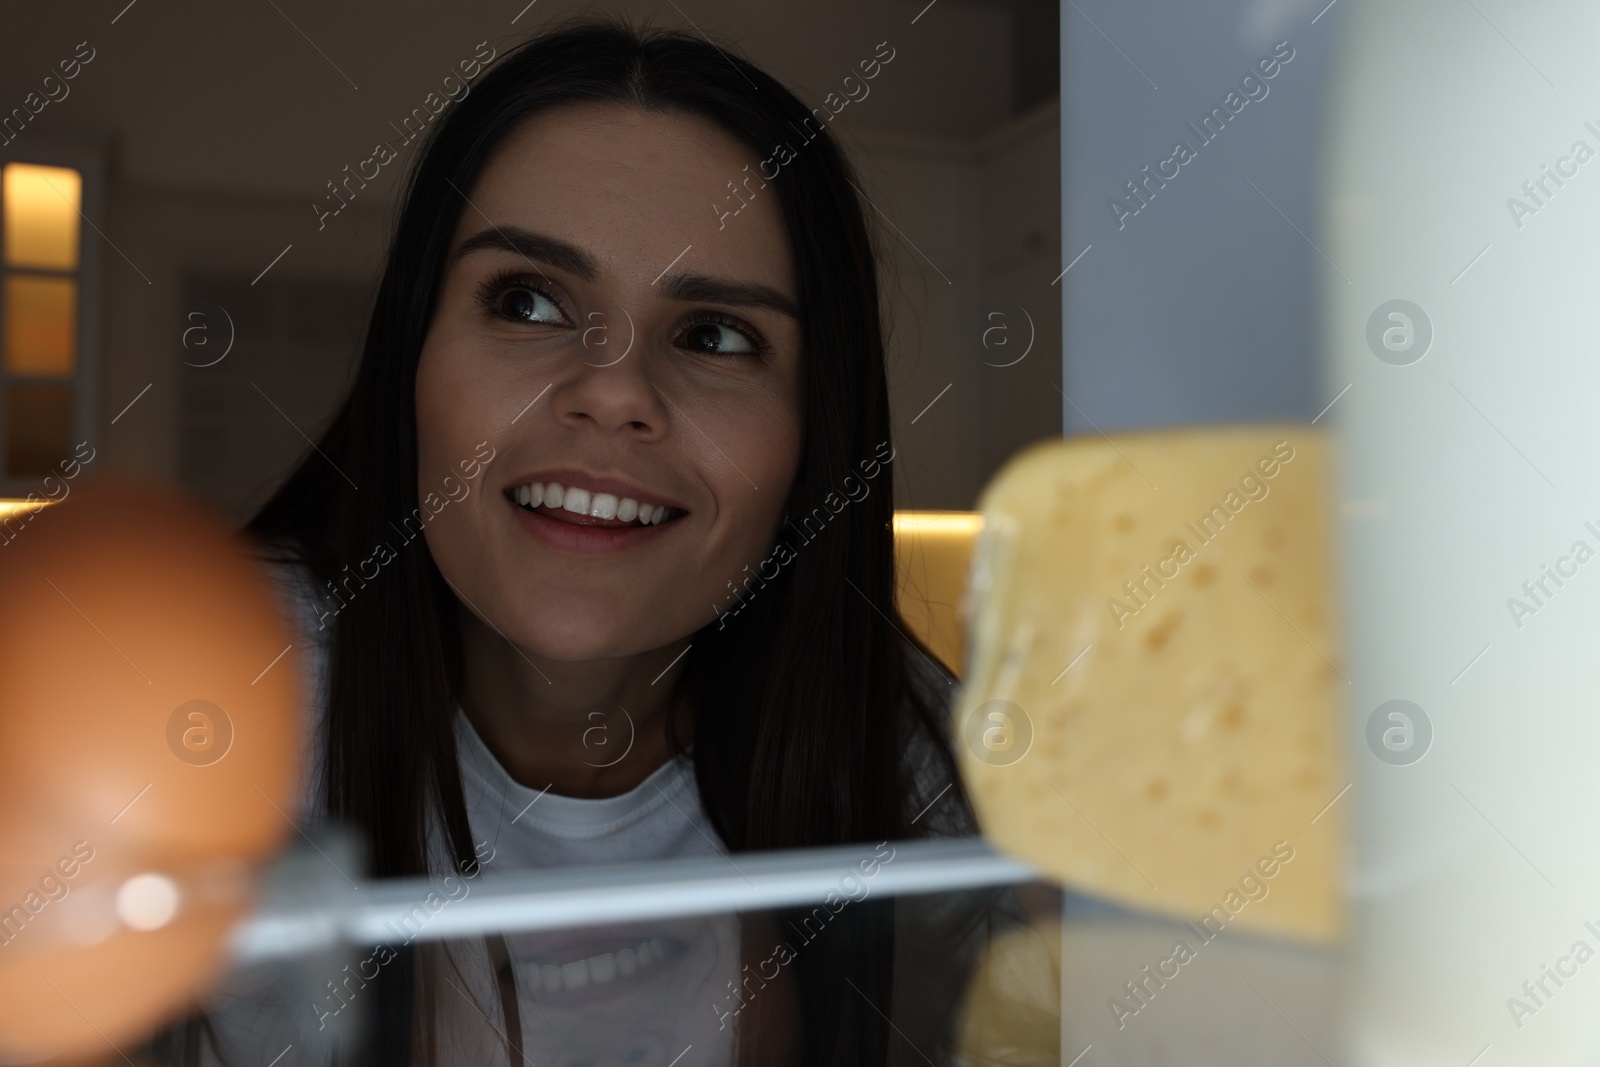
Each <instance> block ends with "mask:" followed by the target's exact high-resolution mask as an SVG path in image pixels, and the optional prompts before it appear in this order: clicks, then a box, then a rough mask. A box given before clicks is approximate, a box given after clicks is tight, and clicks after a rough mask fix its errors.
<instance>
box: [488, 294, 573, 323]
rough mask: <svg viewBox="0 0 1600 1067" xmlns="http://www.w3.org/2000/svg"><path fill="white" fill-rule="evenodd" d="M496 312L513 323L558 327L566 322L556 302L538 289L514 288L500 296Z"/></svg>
mask: <svg viewBox="0 0 1600 1067" xmlns="http://www.w3.org/2000/svg"><path fill="white" fill-rule="evenodd" d="M495 310H496V311H498V312H499V313H500V315H501V317H503V318H507V319H510V320H512V321H513V322H545V323H551V324H555V325H558V324H560V323H562V322H564V321H566V316H564V315H563V314H562V313H561V308H560V307H559V306H558V305H557V304H556V302H555V301H554V300H551V299H550V298H549V297H548V296H545V295H544V294H543V293H541V292H539V291H538V290H536V289H525V288H521V287H518V288H513V289H506V290H505V291H504V292H502V293H501V294H500V299H499V300H498V301H497V303H496V306H495Z"/></svg>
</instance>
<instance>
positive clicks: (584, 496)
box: [511, 482, 667, 526]
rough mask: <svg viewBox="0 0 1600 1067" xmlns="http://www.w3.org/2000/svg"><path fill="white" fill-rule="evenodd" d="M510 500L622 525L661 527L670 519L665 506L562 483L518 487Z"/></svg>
mask: <svg viewBox="0 0 1600 1067" xmlns="http://www.w3.org/2000/svg"><path fill="white" fill-rule="evenodd" d="M511 498H512V499H513V500H514V501H516V502H517V503H518V504H520V505H522V506H523V507H525V508H538V507H547V508H565V509H566V510H567V511H570V512H572V513H573V514H574V515H587V516H589V517H591V518H596V519H617V520H619V521H621V522H635V521H637V522H638V523H640V524H641V525H643V526H658V525H660V524H661V523H662V521H664V520H665V519H666V517H667V509H666V507H665V506H663V505H658V504H641V503H639V501H637V500H635V499H633V497H630V496H625V497H618V496H617V495H616V494H614V493H596V492H591V491H590V490H588V489H583V488H580V487H578V486H575V485H562V484H561V483H560V482H530V483H528V484H527V485H519V486H516V487H515V488H514V489H512V490H511Z"/></svg>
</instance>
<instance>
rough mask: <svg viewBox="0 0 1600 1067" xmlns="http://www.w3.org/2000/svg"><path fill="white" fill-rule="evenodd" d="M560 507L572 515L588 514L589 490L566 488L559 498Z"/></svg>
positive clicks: (574, 487)
mask: <svg viewBox="0 0 1600 1067" xmlns="http://www.w3.org/2000/svg"><path fill="white" fill-rule="evenodd" d="M561 506H562V507H564V508H566V509H567V510H568V511H570V512H572V513H573V514H574V515H587V514H589V490H587V489H579V488H578V487H577V486H575V485H569V486H567V489H566V492H565V493H563V494H562V496H561Z"/></svg>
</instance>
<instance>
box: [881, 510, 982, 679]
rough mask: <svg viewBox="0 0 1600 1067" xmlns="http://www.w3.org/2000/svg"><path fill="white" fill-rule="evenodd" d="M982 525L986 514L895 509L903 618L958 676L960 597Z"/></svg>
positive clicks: (962, 648)
mask: <svg viewBox="0 0 1600 1067" xmlns="http://www.w3.org/2000/svg"><path fill="white" fill-rule="evenodd" d="M982 529H983V516H982V515H980V514H979V513H977V512H975V511H897V512H895V513H894V547H895V563H896V569H897V570H898V572H899V602H900V603H899V606H900V614H901V617H902V618H904V619H905V621H906V624H907V625H908V626H909V627H911V631H912V632H913V633H914V634H916V635H917V637H919V638H921V639H922V643H923V644H925V645H927V646H928V648H929V649H930V650H932V652H933V654H934V655H936V656H938V657H939V658H940V659H941V660H943V661H944V663H945V666H947V667H949V668H950V670H951V671H952V672H953V673H956V674H960V672H961V663H962V660H963V658H964V657H965V655H966V640H965V634H964V632H963V628H962V625H961V601H962V599H963V598H964V597H965V595H966V589H967V571H968V569H969V568H970V567H971V564H972V546H973V542H974V541H976V539H977V536H978V532H979V531H980V530H982Z"/></svg>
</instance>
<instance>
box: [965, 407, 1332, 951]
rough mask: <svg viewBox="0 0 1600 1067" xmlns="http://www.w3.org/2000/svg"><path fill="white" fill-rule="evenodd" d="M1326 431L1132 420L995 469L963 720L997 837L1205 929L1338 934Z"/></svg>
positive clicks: (985, 816)
mask: <svg viewBox="0 0 1600 1067" xmlns="http://www.w3.org/2000/svg"><path fill="white" fill-rule="evenodd" d="M1326 453H1327V449H1326V446H1325V443H1324V441H1323V440H1322V438H1321V436H1320V435H1319V434H1318V433H1317V432H1316V431H1315V430H1314V429H1313V428H1310V427H1306V426H1291V425H1284V426H1238V427H1227V428H1219V429H1208V430H1186V431H1172V432H1162V433H1149V434H1136V435H1135V434H1130V435H1124V436H1119V437H1114V438H1110V439H1106V438H1100V437H1095V438H1090V439H1077V440H1071V441H1057V442H1051V443H1048V444H1045V445H1042V446H1039V447H1036V448H1034V449H1031V450H1029V451H1028V452H1026V453H1024V454H1022V455H1021V456H1019V457H1018V458H1016V459H1014V460H1013V461H1012V462H1011V463H1010V464H1009V465H1008V466H1007V467H1006V468H1005V469H1004V470H1003V471H1001V473H1000V474H999V475H998V476H997V477H996V478H995V480H994V482H993V483H992V484H991V485H990V486H989V488H988V489H987V490H986V491H985V493H984V496H983V499H982V501H981V507H982V511H983V515H984V530H983V533H982V534H981V535H980V538H979V541H978V547H977V551H976V556H975V560H974V571H973V579H972V589H971V593H970V596H971V601H970V611H971V615H972V620H971V622H972V625H971V629H970V631H969V636H968V639H969V641H970V642H971V656H970V659H969V663H968V669H969V674H968V677H967V678H966V679H965V681H966V684H965V687H964V689H963V691H962V694H961V699H960V701H959V704H958V707H957V709H956V723H955V728H956V732H957V749H958V752H959V755H960V759H961V762H962V771H963V775H964V776H965V778H966V781H967V785H968V788H969V790H970V792H971V795H972V798H973V800H974V803H975V804H976V806H977V809H978V814H979V819H980V821H981V823H982V826H983V829H984V832H985V834H986V835H987V836H988V837H989V838H990V839H991V840H992V841H993V842H994V844H995V845H996V847H997V848H1000V849H1001V850H1003V851H1006V852H1009V853H1011V854H1013V855H1016V856H1017V857H1019V858H1021V859H1024V860H1026V861H1028V862H1030V863H1032V864H1035V865H1036V866H1038V867H1039V868H1040V869H1041V870H1042V871H1044V872H1046V873H1047V874H1049V875H1051V876H1052V877H1054V878H1056V879H1059V880H1060V881H1061V882H1063V883H1064V884H1065V885H1068V886H1070V887H1073V888H1077V889H1080V890H1083V891H1086V892H1090V893H1094V894H1097V895H1100V896H1104V897H1108V898H1111V899H1113V900H1116V901H1118V902H1121V903H1124V904H1127V905H1130V906H1133V907H1138V908H1143V909H1146V910H1150V911H1154V912H1158V913H1161V914H1165V915H1170V916H1173V917H1177V918H1182V919H1187V920H1191V921H1193V922H1194V923H1196V924H1199V925H1200V927H1201V928H1203V930H1204V931H1220V930H1222V929H1224V928H1227V929H1234V928H1240V929H1254V930H1257V931H1266V932H1274V933H1280V934H1286V935H1290V936H1294V937H1301V938H1306V939H1311V940H1320V939H1326V938H1329V937H1332V936H1333V935H1335V933H1336V932H1337V929H1338V927H1339V923H1340V895H1339V889H1338V885H1339V882H1338V878H1339V871H1340V866H1341V857H1340V844H1341V830H1340V827H1341V815H1342V813H1343V812H1344V810H1345V808H1346V807H1347V806H1348V797H1346V798H1344V799H1343V800H1339V801H1338V802H1335V800H1336V798H1337V797H1338V796H1339V795H1340V793H1341V791H1342V790H1343V789H1344V788H1345V786H1346V785H1347V784H1348V782H1349V778H1348V777H1346V775H1345V773H1344V771H1343V770H1342V769H1341V765H1342V761H1341V759H1340V753H1339V746H1338V737H1337V730H1338V727H1337V711H1336V709H1337V701H1338V699H1339V698H1340V696H1341V695H1342V690H1343V689H1344V687H1345V686H1346V685H1347V684H1348V683H1347V682H1346V680H1345V677H1344V675H1343V672H1342V671H1341V669H1340V667H1339V666H1338V662H1339V661H1338V653H1337V651H1336V649H1335V645H1334V636H1333V625H1334V619H1335V618H1336V615H1335V613H1334V610H1333V604H1332V600H1331V590H1332V582H1331V579H1330V574H1329V570H1330V557H1329V540H1330V533H1331V531H1330V529H1329V507H1328V495H1329V470H1328V459H1327V454H1326ZM1330 805H1331V806H1330ZM1208 917H1209V921H1203V920H1207V919H1208Z"/></svg>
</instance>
